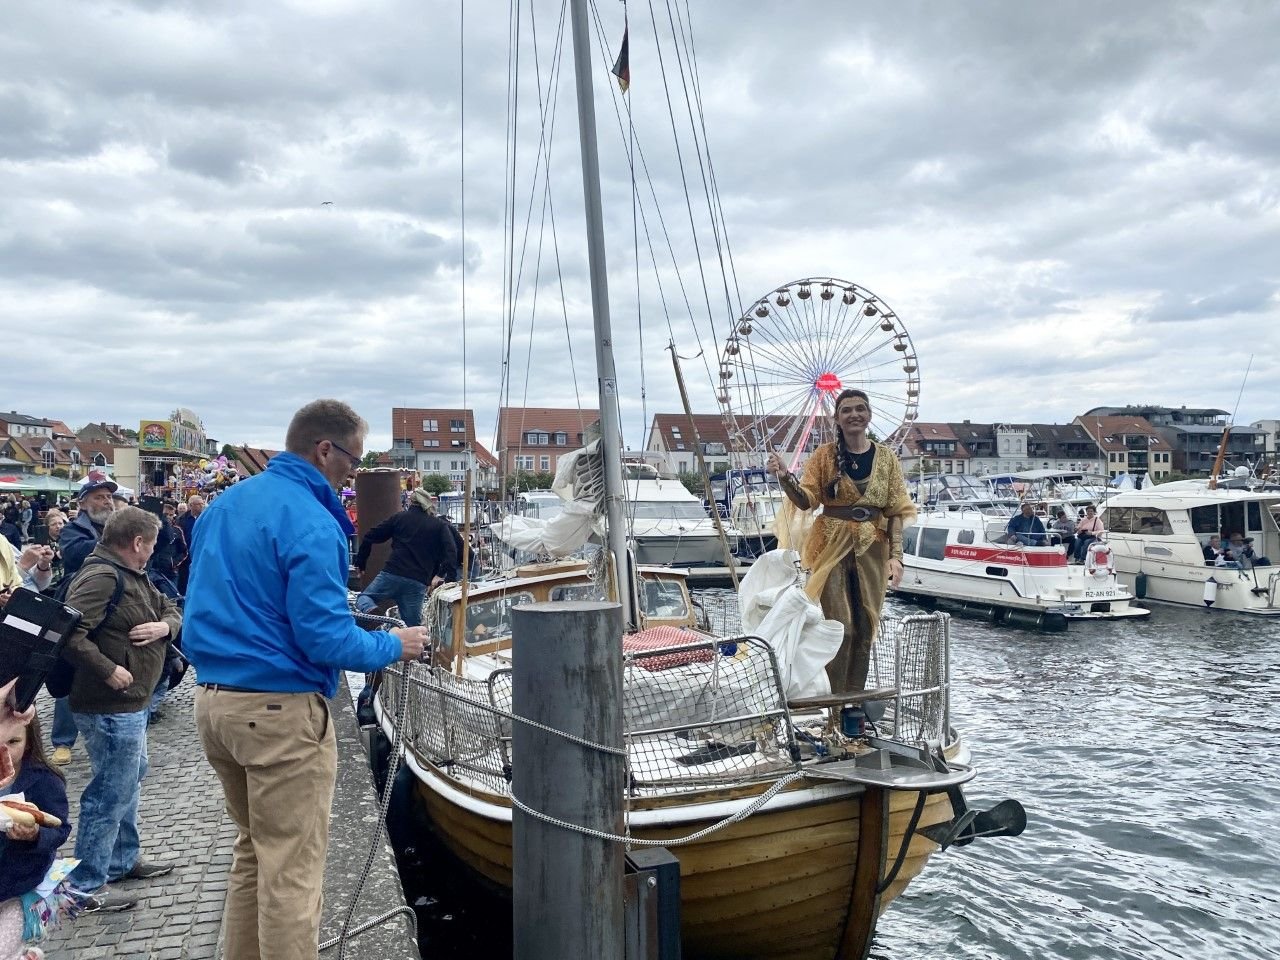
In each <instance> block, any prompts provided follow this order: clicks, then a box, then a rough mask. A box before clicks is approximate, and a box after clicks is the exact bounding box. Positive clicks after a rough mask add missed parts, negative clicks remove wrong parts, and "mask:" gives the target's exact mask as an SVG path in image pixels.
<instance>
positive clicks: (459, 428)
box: [449, 420, 467, 433]
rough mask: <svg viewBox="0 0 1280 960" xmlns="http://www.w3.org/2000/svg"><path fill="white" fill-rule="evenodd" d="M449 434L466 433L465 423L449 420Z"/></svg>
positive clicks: (463, 421)
mask: <svg viewBox="0 0 1280 960" xmlns="http://www.w3.org/2000/svg"><path fill="white" fill-rule="evenodd" d="M449 432H450V433H466V432H467V421H465V420H450V421H449Z"/></svg>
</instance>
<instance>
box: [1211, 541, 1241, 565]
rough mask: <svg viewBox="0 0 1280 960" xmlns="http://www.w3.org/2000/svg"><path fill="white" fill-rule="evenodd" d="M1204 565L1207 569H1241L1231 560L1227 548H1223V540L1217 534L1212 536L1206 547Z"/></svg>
mask: <svg viewBox="0 0 1280 960" xmlns="http://www.w3.org/2000/svg"><path fill="white" fill-rule="evenodd" d="M1204 564H1205V566H1206V567H1234V568H1235V569H1236V570H1239V569H1240V564H1239V563H1237V562H1236V561H1235V560H1233V559H1231V556H1230V554H1229V553H1228V552H1227V550H1226V548H1224V547H1223V546H1222V538H1221V537H1220V536H1218V535H1217V534H1216V533H1215V534H1211V535H1210V537H1209V542H1208V543H1206V544H1205V546H1204Z"/></svg>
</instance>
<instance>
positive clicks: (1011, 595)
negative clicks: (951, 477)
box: [897, 502, 1149, 630]
mask: <svg viewBox="0 0 1280 960" xmlns="http://www.w3.org/2000/svg"><path fill="white" fill-rule="evenodd" d="M1011 514H1012V509H1011V506H1010V505H1008V504H1002V503H995V502H989V503H985V504H984V503H977V502H976V503H972V504H964V505H960V504H953V505H952V506H951V508H950V509H934V510H931V511H924V512H922V513H921V514H919V515H918V516H917V518H916V522H915V523H914V524H913V525H911V526H909V527H907V528H906V529H905V530H904V531H903V537H902V557H903V566H904V567H905V575H904V577H903V580H902V585H901V586H900V587H899V588H898V591H897V592H898V594H899V595H902V596H907V597H915V598H928V599H931V600H937V599H941V600H945V601H952V602H954V603H958V604H961V605H963V610H962V612H965V613H969V614H975V615H979V616H982V617H984V618H986V619H991V620H996V621H1004V622H1007V623H1009V624H1011V625H1014V626H1035V627H1042V628H1044V629H1048V630H1054V629H1065V628H1066V624H1067V622H1068V621H1071V620H1116V619H1121V618H1126V617H1145V616H1147V615H1148V613H1149V611H1147V610H1144V609H1143V608H1141V607H1138V606H1135V605H1134V604H1133V599H1134V598H1133V594H1132V593H1130V591H1129V590H1128V589H1126V588H1125V587H1124V586H1123V585H1122V584H1121V583H1120V581H1119V579H1118V578H1117V575H1116V569H1115V563H1114V561H1113V558H1112V554H1111V550H1110V548H1109V547H1108V545H1107V544H1105V543H1101V542H1098V543H1094V544H1093V545H1091V546H1090V548H1089V551H1088V552H1087V554H1086V558H1085V562H1084V563H1083V564H1081V565H1072V564H1071V563H1069V562H1068V557H1067V552H1066V549H1065V548H1064V547H1063V546H1062V545H1061V544H1056V543H1052V542H1050V543H1046V545H1045V546H1024V545H1022V544H1017V543H1013V544H1011V543H1007V542H1005V541H1006V539H1007V537H1006V526H1007V524H1008V522H1009V517H1010V515H1011Z"/></svg>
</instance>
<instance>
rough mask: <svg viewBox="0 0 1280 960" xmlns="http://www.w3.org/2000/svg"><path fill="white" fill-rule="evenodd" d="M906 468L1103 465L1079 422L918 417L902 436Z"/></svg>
mask: <svg viewBox="0 0 1280 960" xmlns="http://www.w3.org/2000/svg"><path fill="white" fill-rule="evenodd" d="M900 457H901V459H902V466H903V470H904V471H906V472H907V473H912V472H915V471H918V470H921V471H927V472H938V473H973V474H993V473H1017V472H1020V471H1025V470H1058V471H1061V472H1063V473H1072V472H1096V471H1099V470H1100V469H1101V465H1102V462H1101V457H1100V453H1099V451H1098V448H1097V445H1096V444H1095V443H1094V442H1093V440H1092V439H1091V438H1090V437H1089V435H1088V434H1087V433H1086V432H1085V431H1083V430H1081V429H1080V427H1079V426H1077V425H1075V424H1058V423H973V422H972V421H970V420H965V421H963V422H961V423H928V422H923V421H916V422H915V423H914V424H911V425H910V427H908V428H907V433H906V436H905V437H904V438H903V443H902V452H901V454H900Z"/></svg>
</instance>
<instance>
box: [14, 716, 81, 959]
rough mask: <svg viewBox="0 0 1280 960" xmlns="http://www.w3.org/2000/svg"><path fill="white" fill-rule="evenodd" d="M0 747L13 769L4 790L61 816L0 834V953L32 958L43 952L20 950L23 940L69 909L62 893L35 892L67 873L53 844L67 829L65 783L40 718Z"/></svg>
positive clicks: (37, 935) (63, 838) (41, 932)
mask: <svg viewBox="0 0 1280 960" xmlns="http://www.w3.org/2000/svg"><path fill="white" fill-rule="evenodd" d="M0 749H7V750H8V751H9V755H10V757H11V758H12V760H13V766H14V768H15V769H16V770H17V774H18V776H17V779H16V780H14V781H13V783H12V784H10V785H9V786H8V787H5V788H4V790H3V791H2V792H3V794H4V795H8V794H11V793H21V794H24V795H25V798H26V800H27V802H28V803H33V804H35V805H36V806H37V807H39V808H40V809H41V810H43V811H44V812H45V813H49V814H52V815H53V816H55V817H57V818H58V819H59V820H61V821H62V826H60V827H41V826H29V827H28V826H22V825H19V824H16V823H15V824H13V825H12V826H10V827H9V829H8V830H7V831H5V832H4V833H3V834H0V957H5V958H9V957H20V958H22V960H37V958H39V957H42V956H44V954H43V953H42V952H41V951H40V950H39V949H37V948H34V947H32V948H28V949H27V951H26V952H21V951H22V944H23V943H24V942H28V943H29V942H32V941H35V940H39V939H43V936H44V933H45V930H46V929H48V927H50V926H51V925H52V924H53V923H54V922H56V921H57V919H58V918H59V916H60V915H61V916H65V915H66V914H67V913H68V912H69V910H68V907H67V906H66V905H65V904H66V898H65V896H64V895H62V894H60V893H59V894H53V895H51V896H49V897H48V898H46V897H44V896H43V895H42V894H41V893H39V892H38V890H39V888H40V887H42V886H47V884H48V883H49V882H54V883H55V885H56V881H58V880H60V879H61V877H62V876H65V874H66V872H67V862H66V861H60V862H59V863H58V864H56V865H55V860H56V859H57V853H58V848H59V847H60V846H62V845H63V843H65V842H66V840H67V836H68V835H69V834H70V833H71V823H70V821H69V820H68V811H67V785H66V781H65V779H64V778H63V776H62V772H61V771H60V770H58V769H57V768H56V767H53V766H50V765H49V763H48V761H47V760H46V759H45V755H44V748H43V746H42V745H41V737H40V724H39V721H37V720H35V719H33V720H32V721H31V723H30V725H29V726H26V727H18V728H17V729H16V730H15V731H13V732H12V733H10V734H9V737H8V741H7V742H6V743H4V744H0Z"/></svg>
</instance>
